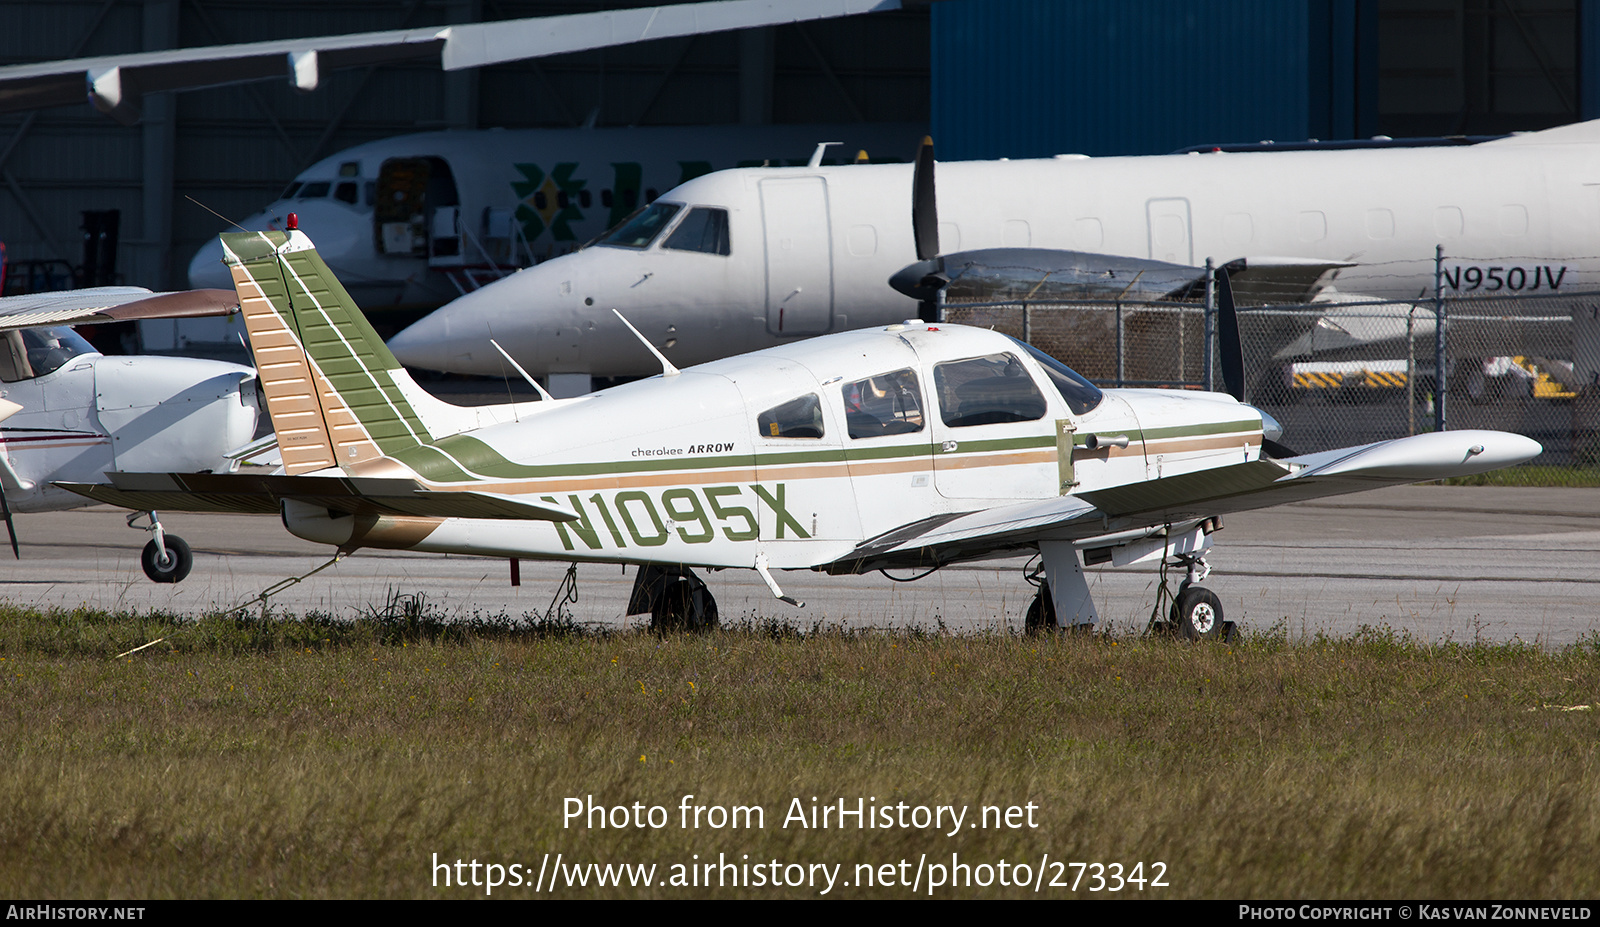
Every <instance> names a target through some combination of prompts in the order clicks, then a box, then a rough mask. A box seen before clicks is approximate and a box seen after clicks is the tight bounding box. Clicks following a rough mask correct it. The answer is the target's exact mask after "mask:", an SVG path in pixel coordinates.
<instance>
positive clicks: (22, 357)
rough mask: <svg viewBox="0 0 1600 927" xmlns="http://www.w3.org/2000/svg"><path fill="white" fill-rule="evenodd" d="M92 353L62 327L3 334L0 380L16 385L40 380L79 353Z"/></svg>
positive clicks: (76, 334) (80, 339) (28, 329)
mask: <svg viewBox="0 0 1600 927" xmlns="http://www.w3.org/2000/svg"><path fill="white" fill-rule="evenodd" d="M93 353H95V350H94V347H93V346H92V345H90V344H89V342H87V341H84V340H83V338H81V337H79V335H78V333H77V332H75V331H73V330H72V329H70V328H67V327H66V326H64V325H62V326H56V327H54V328H24V329H22V330H20V331H10V332H6V333H5V341H4V344H3V346H0V380H3V381H5V382H7V383H15V382H17V381H18V380H27V379H31V378H33V377H42V376H44V375H45V374H47V373H51V372H53V371H55V370H58V369H60V367H61V365H62V364H65V363H66V362H67V361H69V360H72V359H73V358H74V357H77V356H78V355H80V354H93Z"/></svg>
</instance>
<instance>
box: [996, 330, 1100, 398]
mask: <svg viewBox="0 0 1600 927" xmlns="http://www.w3.org/2000/svg"><path fill="white" fill-rule="evenodd" d="M1011 340H1012V341H1016V343H1017V347H1019V348H1021V349H1022V350H1024V351H1027V352H1028V353H1029V354H1032V355H1033V359H1034V360H1036V361H1038V362H1039V366H1040V367H1043V368H1044V372H1045V375H1046V376H1048V377H1049V378H1050V382H1051V384H1052V385H1054V386H1055V388H1056V391H1057V392H1059V393H1060V394H1061V398H1062V399H1065V400H1066V401H1067V408H1069V409H1071V410H1072V414H1073V415H1083V414H1085V413H1087V412H1090V411H1092V410H1093V409H1094V408H1095V407H1096V406H1098V405H1099V404H1100V400H1102V399H1104V398H1106V394H1105V393H1103V392H1101V391H1100V387H1098V386H1095V385H1094V384H1093V383H1090V382H1089V380H1088V378H1087V377H1085V376H1084V375H1083V374H1081V373H1079V372H1078V371H1076V370H1073V369H1072V368H1071V367H1068V366H1067V365H1066V364H1063V363H1061V362H1060V361H1058V360H1056V359H1055V358H1053V357H1051V356H1050V355H1048V354H1046V353H1044V352H1043V351H1041V350H1039V349H1038V348H1036V347H1034V346H1033V345H1031V344H1023V343H1022V342H1020V341H1017V339H1015V338H1012V339H1011Z"/></svg>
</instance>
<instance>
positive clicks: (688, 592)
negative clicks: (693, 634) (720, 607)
mask: <svg viewBox="0 0 1600 927" xmlns="http://www.w3.org/2000/svg"><path fill="white" fill-rule="evenodd" d="M716 627H717V600H716V599H715V598H713V597H712V595H711V590H709V589H707V588H706V584H705V583H703V582H701V581H700V578H699V577H697V576H695V575H693V574H685V575H683V576H678V577H674V578H673V579H672V580H669V581H668V584H667V586H666V588H664V589H663V590H662V591H661V594H660V596H658V597H657V598H656V601H655V602H654V603H653V605H652V606H651V608H650V630H652V631H656V632H658V633H662V634H665V633H669V632H673V631H711V630H715V629H716Z"/></svg>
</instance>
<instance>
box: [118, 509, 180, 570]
mask: <svg viewBox="0 0 1600 927" xmlns="http://www.w3.org/2000/svg"><path fill="white" fill-rule="evenodd" d="M141 518H148V519H150V524H148V525H136V524H134V522H136V521H138V520H139V519H141ZM128 527H130V528H138V529H140V530H141V531H148V532H150V543H148V544H146V545H145V546H144V551H143V552H142V553H141V554H140V555H139V565H140V566H142V567H144V575H146V576H148V577H150V581H151V582H153V583H176V582H182V580H183V578H184V577H185V576H188V575H189V570H191V569H192V568H193V567H194V554H193V553H192V552H191V551H190V550H189V545H188V544H187V543H185V542H184V540H183V538H180V537H178V536H177V535H176V534H168V533H167V532H166V531H165V530H164V529H162V527H161V517H160V516H158V515H157V514H156V513H155V512H154V511H150V512H133V513H131V514H129V515H128Z"/></svg>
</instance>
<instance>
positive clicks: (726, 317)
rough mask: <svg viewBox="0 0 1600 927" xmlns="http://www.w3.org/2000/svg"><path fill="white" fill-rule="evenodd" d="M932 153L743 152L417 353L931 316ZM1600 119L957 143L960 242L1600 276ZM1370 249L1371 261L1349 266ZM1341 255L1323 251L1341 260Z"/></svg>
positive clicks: (772, 335) (783, 333)
mask: <svg viewBox="0 0 1600 927" xmlns="http://www.w3.org/2000/svg"><path fill="white" fill-rule="evenodd" d="M912 179H913V167H912V165H909V164H906V165H898V164H886V165H847V166H838V167H815V168H781V169H764V170H763V169H749V170H731V171H722V172H718V173H715V174H710V175H707V176H704V177H699V178H696V179H694V180H691V181H689V182H688V183H685V184H683V185H682V186H680V187H678V188H676V189H674V190H671V191H668V192H667V193H666V194H664V195H663V196H662V197H661V199H660V200H658V201H657V202H656V203H654V204H652V205H651V206H649V207H648V208H646V209H645V210H644V211H643V212H641V213H640V214H639V215H637V216H635V217H634V218H633V219H631V220H630V221H629V222H627V223H626V224H624V225H623V226H622V227H620V228H618V229H617V230H615V231H613V232H611V233H610V234H609V235H607V236H606V237H605V238H602V239H601V240H600V241H599V242H597V243H595V244H594V245H592V246H590V247H587V248H584V249H583V250H581V251H578V252H577V253H575V254H570V255H566V256H564V257H560V258H556V259H554V260H551V261H546V262H545V263H543V264H540V265H539V266H537V267H533V268H530V269H527V270H524V271H522V272H520V273H518V274H515V275H513V276H511V277H508V278H506V279H504V280H501V281H499V282H496V283H493V284H490V285H489V286H486V287H484V288H483V289H481V290H478V291H476V292H473V293H469V294H467V295H466V296H464V297H462V298H460V299H458V300H456V301H455V302H453V303H450V304H449V305H446V306H445V307H444V308H442V309H440V310H438V311H436V312H435V313H433V314H432V315H430V316H429V317H427V318H425V319H423V320H422V321H421V322H418V323H417V324H416V325H414V326H412V327H411V328H409V329H407V330H406V331H404V332H401V333H400V334H399V335H398V336H396V338H394V339H393V340H392V341H391V342H390V348H391V349H392V350H393V351H394V353H395V355H396V356H397V357H399V358H400V360H401V361H402V362H404V363H406V364H408V365H412V366H417V367H424V368H428V369H433V370H447V371H453V372H459V373H476V374H489V375H494V374H498V373H499V372H500V369H501V368H500V363H501V362H500V358H499V355H498V353H497V352H495V351H494V350H492V349H491V348H490V346H489V339H490V338H491V337H493V338H495V339H496V340H498V342H499V343H500V344H501V345H503V346H504V347H505V348H506V349H507V350H508V351H509V352H510V353H511V354H512V356H514V357H515V358H516V359H517V360H518V361H519V362H520V363H521V364H522V365H523V366H524V367H525V368H527V369H529V370H530V371H532V372H534V373H537V374H544V373H572V374H583V373H587V374H590V375H594V376H620V375H640V374H645V373H648V372H649V371H650V370H651V369H653V367H652V364H653V360H652V358H651V356H650V354H649V352H647V351H645V350H644V349H643V347H641V346H640V345H639V344H637V343H636V342H634V341H632V340H630V339H629V338H628V336H627V333H626V332H625V331H624V330H623V328H622V326H621V323H619V322H618V321H617V320H616V318H615V316H613V315H612V313H611V310H612V309H617V310H620V311H621V312H622V313H623V314H624V315H626V316H627V317H628V318H629V320H630V321H632V322H633V323H634V324H635V325H637V326H638V328H639V330H640V331H642V332H643V333H644V334H645V337H646V338H648V339H649V340H650V341H651V343H652V344H654V345H655V346H656V347H658V348H660V349H661V350H662V351H664V352H665V353H666V354H667V356H668V357H670V358H671V359H672V360H673V362H674V363H678V364H680V365H684V364H691V363H698V362H701V361H706V360H711V359H713V358H716V357H723V356H727V355H729V354H732V353H737V352H740V351H750V350H756V349H759V348H763V347H768V346H771V345H774V344H782V343H784V342H786V341H789V340H791V339H794V338H797V337H808V336H811V335H818V334H822V333H825V332H833V331H841V330H846V329H850V328H860V327H864V326H870V325H882V324H887V323H888V322H890V321H893V320H895V319H900V318H904V317H907V316H911V315H914V314H916V312H917V304H916V302H915V301H914V300H913V299H911V298H909V297H907V296H904V295H901V294H900V293H898V292H896V291H895V290H894V289H891V288H890V287H889V286H888V284H887V281H888V280H889V278H890V277H891V276H893V275H895V274H897V273H899V272H900V271H902V270H903V269H905V268H907V266H908V265H910V264H912V262H913V261H915V260H919V259H922V258H928V257H930V255H929V254H928V253H920V254H919V253H918V250H917V249H916V248H915V246H914V243H913V239H914V235H913V224H912V222H910V221H907V209H906V204H907V203H909V202H911V201H912ZM1597 183H1600V121H1594V122H1586V123H1579V124H1575V125H1570V126H1564V127H1561V128H1556V129H1549V130H1546V131H1543V132H1534V133H1529V134H1525V135H1517V136H1511V137H1507V138H1503V139H1497V140H1494V141H1488V142H1482V143H1479V144H1474V145H1460V146H1450V147H1420V148H1370V149H1355V150H1294V151H1277V152H1250V153H1238V152H1216V153H1206V154H1175V155H1158V156H1141V157H1114V158H1087V157H1081V156H1071V155H1066V156H1060V157H1056V158H1051V159H1042V160H1019V161H970V162H946V163H943V164H940V165H939V168H938V201H939V220H940V221H939V223H938V243H939V245H941V246H942V249H943V250H944V251H946V252H960V251H973V250H979V249H990V248H1039V249H1054V250H1061V251H1080V252H1098V253H1103V254H1110V255H1120V256H1123V257H1132V258H1145V259H1151V260H1157V261H1164V262H1169V263H1176V264H1185V265H1194V264H1197V263H1203V262H1204V260H1205V258H1206V257H1208V256H1209V257H1213V258H1216V259H1217V260H1218V262H1219V263H1226V262H1230V261H1232V260H1234V259H1237V258H1244V259H1245V263H1246V264H1247V265H1250V266H1269V267H1273V268H1275V269H1276V271H1277V272H1279V273H1285V272H1291V271H1293V270H1294V269H1295V268H1296V266H1297V265H1304V266H1305V267H1306V268H1309V270H1311V271H1315V272H1316V273H1321V272H1323V271H1324V270H1328V269H1330V268H1332V269H1334V270H1331V271H1330V272H1331V273H1334V274H1337V277H1338V281H1337V283H1338V287H1339V289H1340V290H1342V291H1345V292H1358V293H1361V294H1365V295H1368V296H1372V297H1380V298H1394V299H1415V298H1417V297H1418V296H1419V295H1420V294H1424V293H1431V292H1432V290H1433V286H1434V248H1435V245H1437V244H1442V245H1443V246H1444V249H1445V256H1446V259H1445V261H1444V268H1443V270H1444V274H1443V276H1444V283H1445V286H1446V287H1447V288H1448V289H1452V290H1455V291H1457V292H1462V293H1483V292H1504V293H1508V294H1510V293H1548V292H1552V291H1555V292H1560V291H1563V290H1576V289H1579V288H1583V287H1591V288H1592V287H1593V286H1595V285H1596V284H1600V248H1596V246H1595V244H1594V243H1595V242H1596V241H1600V211H1596V210H1595V209H1594V202H1593V193H1592V188H1593V185H1594V184H1597ZM1346 264H1355V265H1356V266H1343V265H1346ZM1319 268H1320V269H1319Z"/></svg>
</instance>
